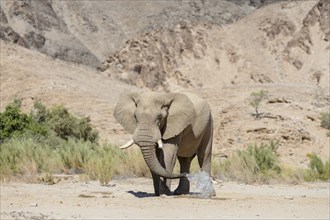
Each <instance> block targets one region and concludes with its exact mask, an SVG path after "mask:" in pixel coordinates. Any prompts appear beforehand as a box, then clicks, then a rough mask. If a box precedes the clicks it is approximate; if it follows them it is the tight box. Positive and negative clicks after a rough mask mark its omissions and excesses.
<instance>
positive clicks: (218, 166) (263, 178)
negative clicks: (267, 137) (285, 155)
mask: <svg viewBox="0 0 330 220" xmlns="http://www.w3.org/2000/svg"><path fill="white" fill-rule="evenodd" d="M277 148H278V144H277V143H276V142H270V143H269V144H260V145H257V144H251V145H249V146H248V148H247V149H245V150H237V151H236V152H235V153H234V154H233V155H231V156H230V157H229V158H228V159H227V160H225V161H224V162H222V163H215V164H214V165H213V166H214V170H215V171H216V172H218V173H214V174H215V175H216V176H219V177H221V178H223V179H230V180H236V181H241V182H246V183H254V182H267V181H269V180H270V179H273V178H276V177H277V176H278V175H279V174H280V173H281V167H280V162H279V157H278V154H277V153H276V150H277Z"/></svg>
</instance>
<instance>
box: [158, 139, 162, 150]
mask: <svg viewBox="0 0 330 220" xmlns="http://www.w3.org/2000/svg"><path fill="white" fill-rule="evenodd" d="M157 144H158V148H159V149H162V148H163V142H162V139H159V141H157Z"/></svg>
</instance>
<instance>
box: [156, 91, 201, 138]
mask: <svg viewBox="0 0 330 220" xmlns="http://www.w3.org/2000/svg"><path fill="white" fill-rule="evenodd" d="M166 104H167V105H169V108H168V116H167V123H166V126H165V130H164V133H163V139H164V140H166V139H169V138H172V137H174V136H176V135H178V134H180V132H182V131H183V130H184V129H185V128H186V127H187V126H188V125H190V124H193V123H194V121H195V119H196V111H195V107H194V105H193V103H192V102H191V101H190V99H189V98H188V97H187V96H186V95H183V94H179V93H172V94H169V95H168V99H167V103H166Z"/></svg>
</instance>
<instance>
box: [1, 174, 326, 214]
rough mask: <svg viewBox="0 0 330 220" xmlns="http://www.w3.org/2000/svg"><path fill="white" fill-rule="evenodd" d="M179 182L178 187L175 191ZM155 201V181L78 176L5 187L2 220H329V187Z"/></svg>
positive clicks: (250, 188) (253, 188)
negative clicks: (103, 182) (104, 181)
mask: <svg viewBox="0 0 330 220" xmlns="http://www.w3.org/2000/svg"><path fill="white" fill-rule="evenodd" d="M175 187H176V181H174V182H173V184H172V190H173V189H174V188H175ZM191 188H192V193H191V194H190V195H186V196H160V197H154V196H153V194H152V192H153V188H152V180H151V179H147V178H127V179H117V180H112V181H111V182H110V184H109V185H108V186H101V185H100V184H99V183H98V182H96V181H88V182H86V181H80V180H79V179H78V178H77V177H70V178H68V179H64V178H63V179H61V181H60V182H59V183H57V184H55V185H44V184H27V183H17V182H10V183H2V184H1V212H0V213H1V215H0V219H248V218H250V219H270V218H272V219H280V218H281V219H329V218H330V208H329V204H330V200H329V193H330V191H329V190H330V185H329V183H304V184H300V185H245V184H238V183H232V182H224V183H215V184H214V189H215V191H216V193H217V196H216V197H212V198H211V199H202V198H199V197H198V193H199V192H198V189H197V188H196V186H195V185H192V187H191Z"/></svg>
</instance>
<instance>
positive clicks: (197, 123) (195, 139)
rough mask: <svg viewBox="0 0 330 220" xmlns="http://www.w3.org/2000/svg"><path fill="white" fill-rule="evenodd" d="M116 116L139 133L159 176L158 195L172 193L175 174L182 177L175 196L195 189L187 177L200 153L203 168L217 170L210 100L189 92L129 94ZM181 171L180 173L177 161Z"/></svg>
mask: <svg viewBox="0 0 330 220" xmlns="http://www.w3.org/2000/svg"><path fill="white" fill-rule="evenodd" d="M113 115H114V118H115V119H116V121H117V122H118V123H120V124H121V125H122V126H123V127H124V128H125V130H126V131H127V132H128V133H130V134H133V138H132V140H130V141H129V142H128V143H127V144H125V145H123V146H122V147H121V148H128V147H130V146H132V145H133V144H136V145H138V146H139V147H140V150H141V152H142V155H143V158H144V160H145V162H146V164H147V166H148V167H149V169H150V171H151V175H152V179H153V185H154V192H155V196H159V195H161V194H166V195H171V190H170V186H171V179H175V178H180V180H179V184H178V187H177V188H176V189H175V191H174V194H175V195H181V194H189V191H190V183H189V180H188V179H187V178H186V176H187V174H189V173H190V165H191V161H192V160H193V158H194V157H195V156H196V155H197V158H198V163H199V166H200V168H201V170H202V171H204V172H207V173H208V174H209V175H211V153H212V138H213V119H212V115H211V110H210V107H209V105H208V103H207V102H206V101H205V100H204V99H202V98H201V97H199V96H197V95H195V94H193V93H188V92H183V93H163V92H144V93H134V92H132V93H126V94H124V95H122V96H121V97H120V98H119V101H118V103H117V105H116V107H115V110H114V113H113ZM177 159H178V161H179V163H180V174H174V173H173V168H174V166H175V163H176V160H177Z"/></svg>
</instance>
